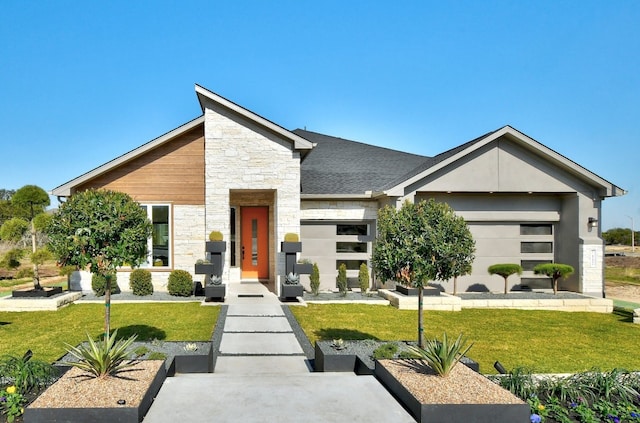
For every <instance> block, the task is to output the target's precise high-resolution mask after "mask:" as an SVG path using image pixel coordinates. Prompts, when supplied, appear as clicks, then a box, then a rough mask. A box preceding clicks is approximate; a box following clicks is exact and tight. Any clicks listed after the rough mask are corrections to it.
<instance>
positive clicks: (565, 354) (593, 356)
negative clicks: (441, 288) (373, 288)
mask: <svg viewBox="0 0 640 423" xmlns="http://www.w3.org/2000/svg"><path fill="white" fill-rule="evenodd" d="M291 310H292V312H293V314H294V315H295V317H296V319H297V320H298V322H300V325H301V326H302V329H303V330H304V332H305V333H306V335H307V337H308V338H309V340H310V341H311V343H312V344H314V343H315V341H316V340H332V339H338V338H342V339H345V340H347V339H378V340H384V341H394V340H410V341H413V340H416V339H417V327H418V324H417V323H418V312H417V311H412V310H397V309H395V308H393V307H390V306H378V305H366V304H365V305H362V304H323V305H320V304H309V305H308V307H292V308H291ZM424 322H425V337H427V338H435V337H438V338H441V337H442V334H443V332H447V334H449V335H450V336H457V335H458V334H459V333H464V335H465V337H466V338H467V339H468V340H469V342H473V343H474V345H473V348H471V350H470V351H469V354H468V355H469V357H471V358H472V359H474V360H476V361H477V362H479V363H480V368H481V371H482V372H483V373H495V370H494V368H493V363H494V362H495V361H500V362H501V363H502V364H503V365H504V366H505V367H506V368H507V370H510V369H512V368H514V367H518V366H524V367H529V368H532V369H534V370H535V371H537V372H542V373H574V372H581V371H587V370H590V369H592V368H600V369H602V370H610V369H613V368H616V367H618V368H625V369H628V370H640V359H639V358H638V356H637V343H638V337H640V325H634V324H633V323H631V320H630V318H629V315H628V314H624V313H622V314H617V313H614V314H600V313H569V312H554V311H524V310H496V309H464V310H462V311H460V312H445V311H426V312H425V320H424Z"/></svg>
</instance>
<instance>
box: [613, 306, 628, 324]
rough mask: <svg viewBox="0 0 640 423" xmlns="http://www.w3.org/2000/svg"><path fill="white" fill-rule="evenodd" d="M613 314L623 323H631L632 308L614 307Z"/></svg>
mask: <svg viewBox="0 0 640 423" xmlns="http://www.w3.org/2000/svg"><path fill="white" fill-rule="evenodd" d="M613 314H615V315H616V316H618V321H620V322H624V323H633V310H628V309H625V308H621V307H614V308H613Z"/></svg>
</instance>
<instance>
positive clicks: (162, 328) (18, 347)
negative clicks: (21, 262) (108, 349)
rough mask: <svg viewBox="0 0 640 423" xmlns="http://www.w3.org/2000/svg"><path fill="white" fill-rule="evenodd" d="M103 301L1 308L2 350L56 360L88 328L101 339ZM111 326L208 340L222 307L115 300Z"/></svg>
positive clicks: (145, 334)
mask: <svg viewBox="0 0 640 423" xmlns="http://www.w3.org/2000/svg"><path fill="white" fill-rule="evenodd" d="M103 307H104V306H102V305H100V304H73V305H70V306H68V307H65V308H62V309H60V310H58V311H34V312H28V313H26V312H25V313H15V312H0V339H2V342H0V355H3V354H10V355H16V356H20V355H22V354H24V352H25V351H26V350H28V349H31V350H32V351H33V354H34V355H35V356H36V357H38V358H39V359H41V360H43V361H46V362H53V361H54V360H57V359H58V358H60V357H62V356H63V355H64V354H65V353H66V349H65V343H67V344H70V345H78V344H80V343H81V342H84V341H86V339H87V333H88V334H89V335H90V336H92V337H93V338H94V339H98V337H99V336H100V334H101V333H102V331H101V322H100V321H99V320H96V318H95V316H96V315H97V314H99V313H100V312H101V310H102V308H103ZM111 307H113V309H114V313H113V315H112V328H114V329H116V328H117V329H118V336H119V337H122V338H126V337H129V336H131V335H134V334H136V335H137V336H138V337H137V339H138V341H152V340H154V339H159V340H163V341H208V340H209V339H211V335H212V332H213V328H214V326H215V323H216V320H217V318H218V313H219V312H220V307H215V306H212V307H201V306H200V304H199V303H178V304H167V303H145V304H112V305H111Z"/></svg>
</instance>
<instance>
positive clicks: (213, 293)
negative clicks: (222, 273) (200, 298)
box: [204, 284, 227, 301]
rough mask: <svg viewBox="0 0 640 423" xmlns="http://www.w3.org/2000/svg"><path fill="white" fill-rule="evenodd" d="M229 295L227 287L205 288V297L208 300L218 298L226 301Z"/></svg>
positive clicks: (214, 286) (212, 286) (208, 286)
mask: <svg viewBox="0 0 640 423" xmlns="http://www.w3.org/2000/svg"><path fill="white" fill-rule="evenodd" d="M226 294H227V286H226V285H224V284H221V285H207V286H205V287H204V296H205V297H207V298H216V299H219V300H221V301H224V297H225V295H226Z"/></svg>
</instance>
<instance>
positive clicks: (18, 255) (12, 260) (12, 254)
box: [0, 248, 25, 269]
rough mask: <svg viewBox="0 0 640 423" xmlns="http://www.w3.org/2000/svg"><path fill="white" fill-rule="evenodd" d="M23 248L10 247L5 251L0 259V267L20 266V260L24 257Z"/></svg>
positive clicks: (12, 267) (13, 267)
mask: <svg viewBox="0 0 640 423" xmlns="http://www.w3.org/2000/svg"><path fill="white" fill-rule="evenodd" d="M24 254H25V250H22V249H20V248H12V249H11V250H9V251H7V252H6V253H5V255H4V256H3V257H2V260H0V267H4V268H5V269H17V268H18V267H20V260H21V259H22V257H24Z"/></svg>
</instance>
